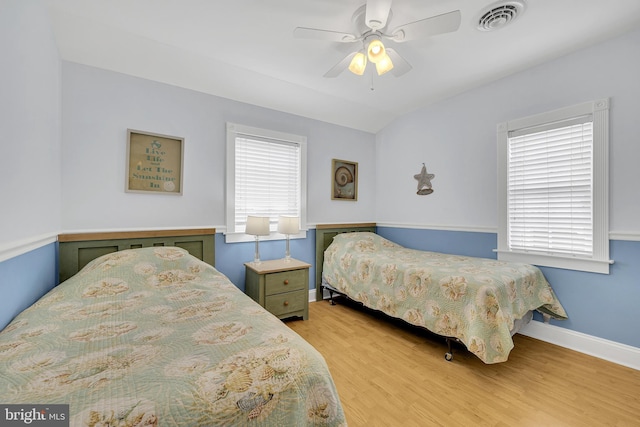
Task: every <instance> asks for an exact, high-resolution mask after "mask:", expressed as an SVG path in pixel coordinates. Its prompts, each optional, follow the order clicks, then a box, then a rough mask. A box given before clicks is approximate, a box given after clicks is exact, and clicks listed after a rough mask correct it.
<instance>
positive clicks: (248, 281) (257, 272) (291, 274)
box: [244, 258, 311, 320]
mask: <svg viewBox="0 0 640 427" xmlns="http://www.w3.org/2000/svg"><path fill="white" fill-rule="evenodd" d="M244 265H245V267H246V277H245V290H244V291H245V293H246V294H247V295H249V296H250V297H251V298H253V300H254V301H256V302H257V303H258V304H260V305H261V306H263V307H264V308H266V309H267V310H268V311H270V312H271V313H273V314H274V315H275V316H277V317H278V318H280V319H285V318H287V317H293V316H301V317H302V319H304V320H307V319H308V318H309V268H310V267H311V264H307V263H306V262H302V261H298V260H297V259H293V258H292V259H290V260H289V261H285V260H284V259H274V260H270V261H261V262H260V263H259V264H256V263H254V262H245V263H244Z"/></svg>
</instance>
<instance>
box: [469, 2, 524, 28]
mask: <svg viewBox="0 0 640 427" xmlns="http://www.w3.org/2000/svg"><path fill="white" fill-rule="evenodd" d="M523 11H524V2H523V1H501V2H498V3H494V4H492V5H489V6H488V7H487V8H486V9H485V10H484V11H483V12H481V13H480V18H479V19H478V30H480V31H493V30H497V29H499V28H502V27H504V26H505V25H507V24H509V23H511V22H513V21H514V20H516V18H518V17H519V16H520V15H521V14H522V12H523Z"/></svg>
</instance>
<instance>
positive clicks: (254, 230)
mask: <svg viewBox="0 0 640 427" xmlns="http://www.w3.org/2000/svg"><path fill="white" fill-rule="evenodd" d="M244 232H245V233H247V234H251V235H253V236H268V235H269V217H268V216H252V215H249V216H248V217H247V227H246V228H245V231H244Z"/></svg>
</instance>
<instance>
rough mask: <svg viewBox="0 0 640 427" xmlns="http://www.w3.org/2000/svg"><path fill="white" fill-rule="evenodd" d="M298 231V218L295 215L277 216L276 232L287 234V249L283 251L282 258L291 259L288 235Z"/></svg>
mask: <svg viewBox="0 0 640 427" xmlns="http://www.w3.org/2000/svg"><path fill="white" fill-rule="evenodd" d="M299 232H300V219H299V218H298V217H297V216H280V217H279V218H278V233H281V234H284V235H286V236H287V249H286V251H285V256H284V260H285V261H287V262H288V261H291V253H290V252H289V236H291V235H292V234H298V233H299Z"/></svg>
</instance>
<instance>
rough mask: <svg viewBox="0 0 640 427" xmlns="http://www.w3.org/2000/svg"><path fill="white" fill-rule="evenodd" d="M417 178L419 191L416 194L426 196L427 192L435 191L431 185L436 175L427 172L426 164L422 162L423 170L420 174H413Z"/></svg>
mask: <svg viewBox="0 0 640 427" xmlns="http://www.w3.org/2000/svg"><path fill="white" fill-rule="evenodd" d="M413 177H414V178H415V179H417V180H418V191H417V193H416V194H418V195H419V196H425V195H427V194H431V193H433V188H432V187H431V180H432V179H434V178H435V177H436V176H435V175H434V174H432V173H427V167H426V166H425V164H424V163H423V164H422V170H421V171H420V173H419V174H416V175H413Z"/></svg>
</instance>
